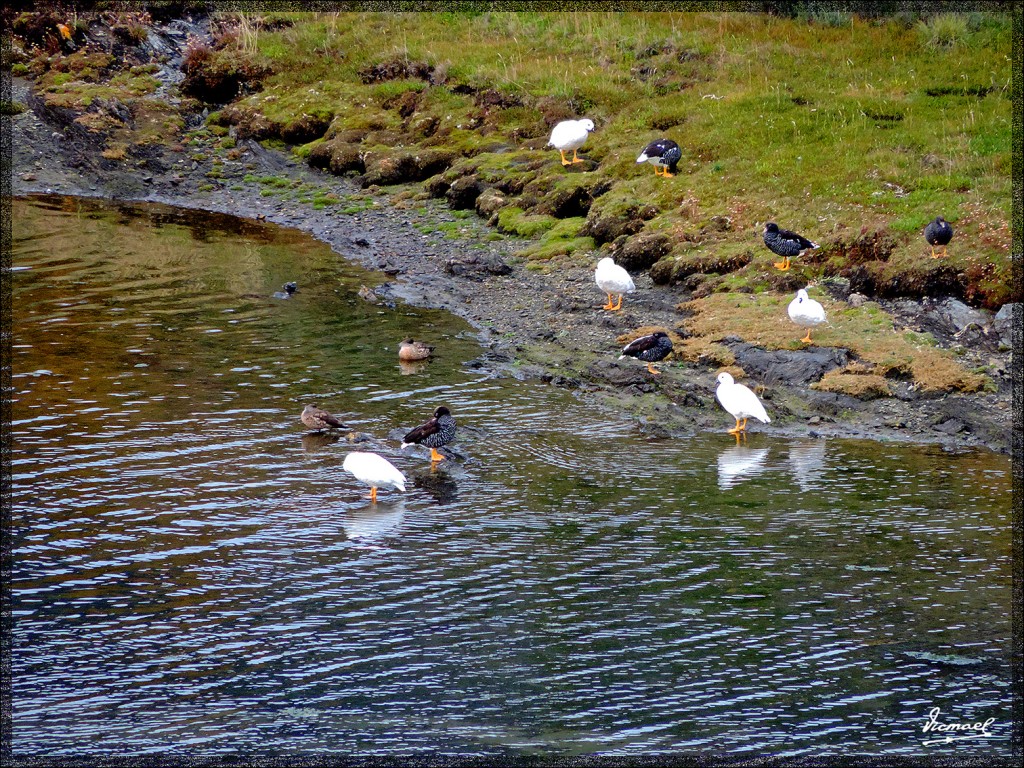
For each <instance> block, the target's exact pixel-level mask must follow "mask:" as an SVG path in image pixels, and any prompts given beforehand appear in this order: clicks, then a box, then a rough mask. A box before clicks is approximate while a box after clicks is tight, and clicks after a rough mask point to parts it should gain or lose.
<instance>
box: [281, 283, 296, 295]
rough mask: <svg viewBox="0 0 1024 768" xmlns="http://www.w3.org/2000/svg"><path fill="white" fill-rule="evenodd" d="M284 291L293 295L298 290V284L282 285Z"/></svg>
mask: <svg viewBox="0 0 1024 768" xmlns="http://www.w3.org/2000/svg"><path fill="white" fill-rule="evenodd" d="M284 290H285V293H289V294H291V293H295V292H296V291H297V290H299V284H298V283H285V284H284Z"/></svg>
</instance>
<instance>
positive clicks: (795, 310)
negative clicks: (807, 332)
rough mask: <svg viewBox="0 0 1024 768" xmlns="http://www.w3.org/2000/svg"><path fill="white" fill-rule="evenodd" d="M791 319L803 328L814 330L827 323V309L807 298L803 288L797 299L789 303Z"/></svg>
mask: <svg viewBox="0 0 1024 768" xmlns="http://www.w3.org/2000/svg"><path fill="white" fill-rule="evenodd" d="M789 319H790V320H792V321H793V322H794V323H796V324H797V325H798V326H800V327H801V328H814V327H815V326H817V325H821V324H822V323H824V322H825V308H824V307H823V306H821V304H819V303H818V302H817V301H815V300H814V299H812V298H809V297H808V296H807V291H805V290H804V289H803V288H801V289H800V290H799V291H797V292H796V298H795V299H793V300H792V301H791V302H789Z"/></svg>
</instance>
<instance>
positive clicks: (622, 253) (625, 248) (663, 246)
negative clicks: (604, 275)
mask: <svg viewBox="0 0 1024 768" xmlns="http://www.w3.org/2000/svg"><path fill="white" fill-rule="evenodd" d="M671 249H672V241H671V240H670V239H669V237H668V235H665V234H662V233H661V232H644V233H641V234H638V235H634V236H633V237H630V238H627V239H626V240H625V241H624V242H623V244H622V246H621V247H620V248H618V249H617V250H616V253H615V263H616V264H618V265H619V266H620V267H622V268H623V269H628V270H634V271H636V270H643V269H648V268H650V267H652V266H653V265H654V264H655V263H656V262H657V261H658V260H659V259H661V257H662V256H664V255H665V254H667V253H668V252H669V251H670V250H671Z"/></svg>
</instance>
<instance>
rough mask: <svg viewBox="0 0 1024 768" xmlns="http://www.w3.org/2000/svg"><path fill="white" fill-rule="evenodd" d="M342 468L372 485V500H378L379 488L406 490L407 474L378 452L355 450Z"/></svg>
mask: <svg viewBox="0 0 1024 768" xmlns="http://www.w3.org/2000/svg"><path fill="white" fill-rule="evenodd" d="M341 466H342V469H344V470H345V471H346V472H348V473H350V474H351V475H353V476H354V477H355V478H356V480H358V481H359V482H361V483H364V484H365V485H368V486H370V501H377V489H378V488H395V489H396V490H399V491H405V475H403V474H402V473H401V472H400V471H399V470H398V467H396V466H395V465H394V464H392V463H391V462H390V461H388V460H387V459H385V458H384V457H383V456H380V455H378V454H376V453H365V452H363V451H353V452H352V453H350V454H349V455H348V456H346V457H345V462H344V463H343V464H342V465H341Z"/></svg>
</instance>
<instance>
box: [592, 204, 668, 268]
mask: <svg viewBox="0 0 1024 768" xmlns="http://www.w3.org/2000/svg"><path fill="white" fill-rule="evenodd" d="M657 215H658V209H657V208H655V207H654V206H653V205H647V206H640V205H631V206H629V207H628V208H626V210H624V211H622V212H621V213H601V212H597V213H595V212H594V211H593V210H591V211H590V213H589V214H588V215H587V221H586V223H585V224H584V225H583V229H582V230H581V231H580V236H581V237H592V238H594V240H595V242H596V243H597V244H598V245H601V244H602V243H610V242H612V241H613V240H615V239H616V238H618V237H621V236H622V235H635V234H636V233H637V232H639V231H640V230H642V229H643V228H644V222H645V221H647V220H649V219H652V218H654V217H655V216H657ZM652 263H653V262H652Z"/></svg>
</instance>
